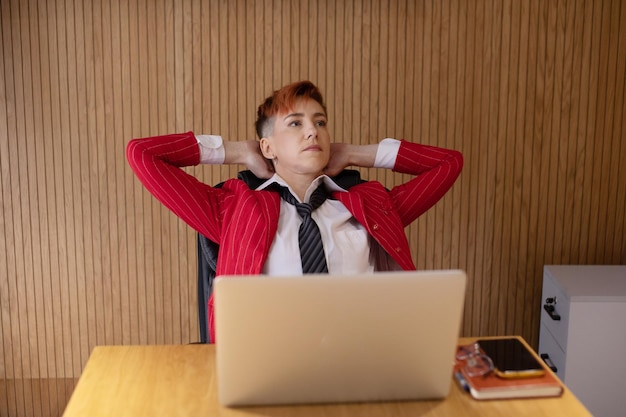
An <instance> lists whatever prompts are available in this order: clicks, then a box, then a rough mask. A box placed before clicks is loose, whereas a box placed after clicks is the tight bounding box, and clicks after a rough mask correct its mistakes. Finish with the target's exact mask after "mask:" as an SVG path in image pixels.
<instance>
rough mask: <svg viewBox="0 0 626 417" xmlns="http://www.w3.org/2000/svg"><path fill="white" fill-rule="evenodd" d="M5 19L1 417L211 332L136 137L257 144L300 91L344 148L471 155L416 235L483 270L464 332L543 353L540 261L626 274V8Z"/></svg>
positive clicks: (168, 11)
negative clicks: (118, 349)
mask: <svg viewBox="0 0 626 417" xmlns="http://www.w3.org/2000/svg"><path fill="white" fill-rule="evenodd" d="M0 23H1V26H0V54H1V56H2V64H1V65H0V189H1V192H2V197H1V206H2V214H1V215H0V327H1V328H2V340H1V342H0V379H1V380H3V383H2V384H0V415H2V416H4V415H11V416H12V415H55V414H58V413H59V410H61V409H62V408H63V404H65V401H66V399H67V397H68V396H69V394H70V392H71V389H72V386H73V383H74V382H73V381H74V380H75V378H76V377H78V376H79V375H80V373H81V370H82V367H83V366H84V364H85V362H86V360H87V358H88V356H89V353H90V351H91V350H92V348H93V347H94V346H96V345H102V344H154V343H188V342H193V341H196V340H198V336H197V334H198V326H197V319H196V298H195V297H196V292H195V291H196V289H195V279H196V270H195V262H196V259H195V235H194V233H193V232H192V231H191V230H190V229H189V228H188V227H187V226H186V225H185V224H183V223H182V222H180V221H179V220H178V219H177V218H175V217H174V216H173V215H171V214H170V213H169V212H168V211H167V210H165V209H164V208H163V207H161V206H160V204H158V203H157V202H156V201H155V200H154V198H152V197H151V196H150V195H149V194H148V193H147V192H146V191H144V190H143V188H142V187H141V185H140V184H139V182H138V181H137V180H136V179H135V178H134V176H133V174H132V172H131V171H130V169H129V168H128V165H127V163H126V160H125V157H124V149H125V145H126V143H127V142H128V140H130V139H131V138H134V137H142V136H149V135H156V134H162V133H168V132H175V131H186V130H194V131H196V132H201V133H218V134H222V135H223V136H224V137H226V138H229V139H234V140H243V139H249V138H252V137H254V129H253V124H254V119H255V112H256V106H257V105H258V104H259V103H260V102H261V101H262V99H263V98H264V97H266V96H267V95H268V94H269V93H271V91H272V90H274V89H276V88H278V87H280V86H282V85H284V84H286V83H288V82H291V81H294V80H298V79H311V80H313V81H314V82H315V83H317V84H318V85H319V86H320V87H321V88H322V90H323V92H324V93H325V96H326V99H327V102H328V109H329V113H330V116H331V119H330V128H331V133H332V135H333V137H334V139H335V140H337V141H346V142H352V143H363V144H365V143H372V142H376V141H378V140H379V139H381V138H384V137H397V138H407V139H409V140H412V141H420V142H423V143H427V144H433V145H439V146H445V147H450V148H455V149H458V150H460V151H462V152H463V154H464V156H465V168H464V171H463V173H462V175H461V177H460V178H459V180H458V182H457V184H456V185H455V186H454V187H453V189H452V190H451V191H450V192H449V193H448V194H447V195H446V196H445V198H444V199H442V200H441V201H440V202H439V203H438V204H437V205H436V206H435V207H434V208H433V209H431V210H430V211H429V212H428V213H426V214H425V215H424V216H423V217H422V218H420V219H419V220H418V221H417V222H415V223H414V224H413V225H411V226H410V227H408V228H407V230H406V233H407V235H408V236H409V239H410V242H411V245H412V250H413V254H414V259H415V262H416V264H417V265H418V267H419V268H428V269H430V268H462V269H464V270H466V271H467V272H468V276H469V282H468V290H467V296H466V307H465V315H464V319H463V334H464V335H479V336H480V335H492V334H521V335H523V336H524V337H525V338H527V339H528V340H529V341H530V342H531V343H532V344H536V343H537V339H538V327H539V312H540V307H539V306H540V299H539V298H540V292H541V280H542V268H543V265H544V264H552V263H565V264H602V263H607V264H624V263H625V262H626V237H625V236H626V231H625V227H624V226H625V224H624V223H625V220H626V171H625V168H624V167H625V166H626V144H625V142H626V141H625V132H626V121H625V120H626V105H625V104H624V93H625V92H626V86H625V82H624V79H625V74H626V4H624V2H622V1H619V0H574V1H566V0H549V1H540V0H523V1H515V0H504V1H501V0H472V1H462V0H445V1H434V0H430V1H428V0H424V1H413V0H382V1H379V0H341V1H334V0H320V1H312V0H308V1H307V0H297V1H292V0H289V1H288V0H260V1H252V0H235V1H228V2H226V1H217V0H216V1H213V0H210V1H201V0H183V1H175V0H136V1H130V2H126V1H120V0H51V1H41V0H24V1H20V0H6V1H2V2H0ZM239 169H241V167H237V166H213V167H207V166H204V167H194V168H189V172H192V173H194V174H195V175H197V176H198V177H199V178H200V179H201V180H203V181H205V182H208V183H217V182H219V181H222V180H224V179H225V178H228V177H230V176H233V175H235V173H236V172H237V171H238V170H239ZM363 172H364V175H366V176H367V177H369V178H370V179H378V180H380V181H382V182H384V183H385V184H386V185H387V186H393V185H394V184H395V183H396V182H398V181H401V180H402V175H398V174H394V173H391V172H387V171H380V170H375V169H369V170H363ZM55 381H56V382H55Z"/></svg>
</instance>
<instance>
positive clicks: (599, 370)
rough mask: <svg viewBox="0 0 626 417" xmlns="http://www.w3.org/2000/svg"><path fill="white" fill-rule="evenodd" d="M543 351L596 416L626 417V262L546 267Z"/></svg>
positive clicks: (560, 375) (542, 322) (542, 303)
mask: <svg viewBox="0 0 626 417" xmlns="http://www.w3.org/2000/svg"><path fill="white" fill-rule="evenodd" d="M539 355H540V356H541V357H542V358H544V360H545V361H546V363H547V364H548V365H553V366H554V368H556V374H557V375H558V376H559V378H561V380H562V381H563V382H564V383H565V385H567V387H568V388H569V389H570V390H571V391H572V392H573V393H574V394H575V395H576V396H577V397H578V398H579V399H580V401H581V402H582V403H583V404H584V405H585V406H586V407H587V408H588V409H589V411H590V412H591V413H592V414H593V415H594V416H595V417H617V416H619V417H623V416H626V383H625V381H626V378H625V377H626V265H546V266H545V267H544V273H543V290H542V297H541V328H540V332H539Z"/></svg>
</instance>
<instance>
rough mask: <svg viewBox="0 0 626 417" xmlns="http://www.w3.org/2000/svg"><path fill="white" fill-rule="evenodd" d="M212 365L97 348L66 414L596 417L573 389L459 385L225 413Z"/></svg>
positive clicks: (150, 349)
mask: <svg viewBox="0 0 626 417" xmlns="http://www.w3.org/2000/svg"><path fill="white" fill-rule="evenodd" d="M470 340H471V339H461V340H460V343H469V342H470ZM214 367H215V346H213V345H184V346H106V347H96V348H95V349H94V350H93V352H92V354H91V356H90V358H89V361H88V362H87V365H86V367H85V370H84V371H83V374H82V376H81V377H80V380H79V382H78V385H77V386H76V389H75V390H74V393H73V394H72V397H71V399H70V401H69V403H68V405H67V408H66V410H65V413H64V414H63V415H64V417H74V416H81V417H83V416H90V417H98V416H115V417H122V416H141V417H143V416H157V415H158V416H224V417H231V416H247V417H252V416H285V417H287V416H289V417H291V416H295V417H298V416H304V417H306V416H353V415H354V416H364V417H367V416H394V417H396V416H400V417H401V416H407V417H408V416H411V417H413V416H421V417H424V416H433V417H434V416H441V417H448V416H483V417H484V416H487V417H488V416H509V417H514V416H534V417H541V416H545V417H555V416H568V417H577V416H591V414H589V412H588V411H587V410H586V409H585V408H584V406H583V405H582V404H581V403H580V402H579V401H578V399H577V398H576V397H574V396H573V395H572V393H571V392H570V391H569V390H567V389H565V392H564V394H563V396H562V397H559V398H543V399H530V400H529V399H525V400H505V401H476V400H473V399H472V398H471V397H470V396H469V394H466V393H464V392H463V391H461V390H460V389H459V388H458V386H457V384H456V383H455V382H453V383H452V389H451V390H450V395H449V396H448V398H446V399H445V400H437V401H414V402H387V403H357V404H333V405H304V406H275V407H266V406H264V407H245V408H225V407H222V406H220V405H219V403H218V401H217V381H216V377H215V372H214ZM451 377H452V376H451Z"/></svg>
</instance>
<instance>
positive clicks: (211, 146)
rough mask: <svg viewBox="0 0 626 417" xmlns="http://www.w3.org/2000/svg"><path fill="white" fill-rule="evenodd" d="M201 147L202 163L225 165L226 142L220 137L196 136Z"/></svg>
mask: <svg viewBox="0 0 626 417" xmlns="http://www.w3.org/2000/svg"><path fill="white" fill-rule="evenodd" d="M196 140H197V141H198V146H199V147H200V163H201V164H213V165H219V164H223V163H224V158H225V157H226V152H225V151H224V142H223V141H222V137H221V136H218V135H196Z"/></svg>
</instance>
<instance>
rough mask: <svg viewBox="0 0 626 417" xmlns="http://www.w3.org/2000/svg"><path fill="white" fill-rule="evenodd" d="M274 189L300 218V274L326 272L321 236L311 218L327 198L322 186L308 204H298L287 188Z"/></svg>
mask: <svg viewBox="0 0 626 417" xmlns="http://www.w3.org/2000/svg"><path fill="white" fill-rule="evenodd" d="M275 187H276V188H277V189H278V192H279V193H280V196H281V197H282V199H283V200H285V201H286V202H287V203H289V204H292V205H294V206H295V207H296V211H297V212H298V215H299V216H300V217H301V218H302V224H301V225H300V229H299V231H298V244H299V246H300V259H301V261H302V272H303V273H304V274H311V273H322V272H328V266H327V265H326V255H325V254H324V246H323V244H322V236H321V234H320V230H319V227H318V226H317V224H316V223H315V220H313V218H312V217H311V213H312V212H313V210H315V209H317V208H318V207H319V206H321V205H322V203H323V202H324V201H326V199H327V198H328V192H327V191H326V188H325V187H324V184H320V186H319V187H317V188H316V189H315V191H313V193H312V194H311V198H310V199H309V202H308V203H300V202H298V200H296V198H295V197H294V196H293V195H292V194H291V193H290V192H289V189H288V188H287V187H282V186H280V185H278V184H276V185H275Z"/></svg>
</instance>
